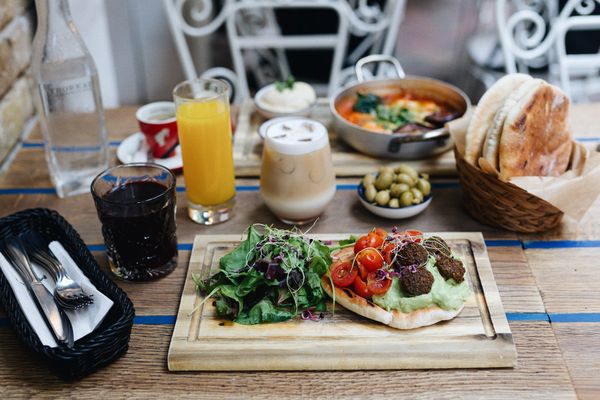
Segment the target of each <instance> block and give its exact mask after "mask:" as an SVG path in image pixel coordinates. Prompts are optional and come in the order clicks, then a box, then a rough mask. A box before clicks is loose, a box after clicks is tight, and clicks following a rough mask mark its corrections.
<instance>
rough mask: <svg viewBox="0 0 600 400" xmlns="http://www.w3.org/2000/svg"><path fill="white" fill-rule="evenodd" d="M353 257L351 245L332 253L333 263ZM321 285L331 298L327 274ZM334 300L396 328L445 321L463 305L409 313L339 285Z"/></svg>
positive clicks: (331, 292)
mask: <svg viewBox="0 0 600 400" xmlns="http://www.w3.org/2000/svg"><path fill="white" fill-rule="evenodd" d="M353 258H354V251H353V249H352V247H348V248H345V249H342V250H340V251H339V252H337V253H335V254H334V260H335V261H334V264H337V263H340V262H344V261H352V259H353ZM321 286H323V290H325V292H326V293H327V294H328V295H329V296H330V297H332V298H333V288H332V287H331V282H330V280H329V277H328V276H327V275H323V278H322V279H321ZM335 302H336V303H338V304H340V305H341V306H343V307H344V308H346V309H348V310H350V311H352V312H355V313H356V314H359V315H362V316H363V317H365V318H369V319H372V320H374V321H377V322H381V323H382V324H385V325H389V326H391V327H392V328H396V329H415V328H419V327H422V326H428V325H433V324H435V323H438V322H440V321H447V320H450V319H452V318H454V317H456V316H457V315H458V314H459V313H460V312H461V311H462V309H463V307H464V305H463V306H461V307H460V308H459V309H457V310H444V309H442V308H440V307H438V306H430V307H427V308H422V309H419V310H414V311H412V312H409V313H404V312H401V311H398V310H392V311H386V310H384V309H383V308H381V307H379V306H378V305H377V304H375V303H373V302H372V301H371V300H367V299H365V298H364V297H360V296H359V295H357V294H356V293H354V292H353V291H352V290H350V289H348V288H339V287H336V288H335Z"/></svg>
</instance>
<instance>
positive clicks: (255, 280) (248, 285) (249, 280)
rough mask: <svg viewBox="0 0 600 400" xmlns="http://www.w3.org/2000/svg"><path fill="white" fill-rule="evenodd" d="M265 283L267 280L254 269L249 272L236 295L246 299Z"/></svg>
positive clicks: (237, 289)
mask: <svg viewBox="0 0 600 400" xmlns="http://www.w3.org/2000/svg"><path fill="white" fill-rule="evenodd" d="M264 281H265V279H264V277H263V276H262V275H261V273H260V272H258V271H257V270H255V269H253V270H251V271H250V272H248V274H247V275H246V277H245V278H244V280H243V281H242V282H241V283H240V284H239V286H238V287H237V288H236V290H235V294H236V295H237V296H239V297H244V296H246V295H247V294H249V293H251V292H253V291H255V290H256V289H257V288H258V287H259V286H260V285H261V284H262V283H264Z"/></svg>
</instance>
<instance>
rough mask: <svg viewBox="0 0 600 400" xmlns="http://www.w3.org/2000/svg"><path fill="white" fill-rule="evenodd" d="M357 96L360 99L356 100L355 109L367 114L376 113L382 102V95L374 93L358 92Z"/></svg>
mask: <svg viewBox="0 0 600 400" xmlns="http://www.w3.org/2000/svg"><path fill="white" fill-rule="evenodd" d="M356 96H357V97H358V100H356V103H354V107H353V110H354V111H356V112H360V113H365V114H370V113H374V112H375V110H376V109H377V106H378V105H380V104H381V97H379V96H377V95H375V94H373V93H367V94H362V93H360V92H357V93H356Z"/></svg>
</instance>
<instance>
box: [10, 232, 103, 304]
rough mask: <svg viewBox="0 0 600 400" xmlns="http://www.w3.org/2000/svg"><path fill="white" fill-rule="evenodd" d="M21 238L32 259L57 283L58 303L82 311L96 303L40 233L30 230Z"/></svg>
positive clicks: (55, 296) (56, 294) (55, 292)
mask: <svg viewBox="0 0 600 400" xmlns="http://www.w3.org/2000/svg"><path fill="white" fill-rule="evenodd" d="M21 238H22V240H23V244H24V247H25V249H26V251H27V253H28V255H29V256H30V258H31V259H32V260H33V261H35V262H36V263H37V264H38V265H39V266H40V267H42V268H43V269H44V270H46V272H48V273H49V274H50V275H51V278H52V279H53V280H54V282H55V283H56V287H55V289H54V298H55V299H56V302H57V303H59V304H60V305H61V306H62V307H64V308H67V309H81V308H84V307H87V306H88V305H90V304H92V303H93V302H94V299H93V298H92V296H91V295H88V294H87V293H85V291H84V290H83V289H82V287H81V286H80V285H79V284H78V283H77V282H75V281H74V280H73V279H72V278H71V277H70V276H69V274H68V273H67V271H66V270H65V268H64V266H63V265H62V264H61V263H60V261H58V259H57V258H56V257H55V256H54V254H52V252H51V250H50V249H49V248H48V244H47V243H46V241H45V240H44V238H43V237H42V236H41V235H40V234H39V233H37V232H34V231H31V230H30V231H27V232H24V233H23V234H22V235H21Z"/></svg>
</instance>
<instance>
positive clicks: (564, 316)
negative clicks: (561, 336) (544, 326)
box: [549, 313, 600, 323]
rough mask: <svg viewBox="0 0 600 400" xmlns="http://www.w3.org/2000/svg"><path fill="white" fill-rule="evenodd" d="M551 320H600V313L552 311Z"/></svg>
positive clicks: (556, 321) (560, 321)
mask: <svg viewBox="0 0 600 400" xmlns="http://www.w3.org/2000/svg"><path fill="white" fill-rule="evenodd" d="M549 316H550V322H552V323H566V322H600V313H550V314H549Z"/></svg>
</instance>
